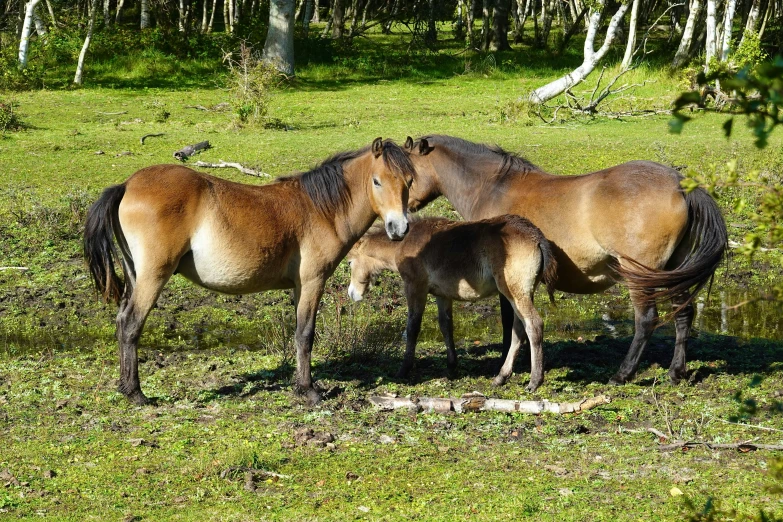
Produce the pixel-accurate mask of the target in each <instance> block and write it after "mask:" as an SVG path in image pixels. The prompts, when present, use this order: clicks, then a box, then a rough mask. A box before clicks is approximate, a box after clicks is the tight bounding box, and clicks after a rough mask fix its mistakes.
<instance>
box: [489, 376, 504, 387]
mask: <svg viewBox="0 0 783 522" xmlns="http://www.w3.org/2000/svg"><path fill="white" fill-rule="evenodd" d="M506 381H508V377H503V376H502V375H498V376H497V377H495V378H494V379H492V386H503V385H504V384H506Z"/></svg>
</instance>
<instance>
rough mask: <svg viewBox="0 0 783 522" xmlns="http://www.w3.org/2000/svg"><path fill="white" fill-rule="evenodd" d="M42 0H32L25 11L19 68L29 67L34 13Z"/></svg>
mask: <svg viewBox="0 0 783 522" xmlns="http://www.w3.org/2000/svg"><path fill="white" fill-rule="evenodd" d="M40 1H41V0H30V1H29V2H27V6H26V7H25V10H24V24H23V25H22V35H21V37H20V38H19V68H20V69H24V68H26V67H27V55H28V52H27V50H28V48H29V46H30V33H31V32H32V30H33V13H34V12H35V7H36V6H37V5H38V2H40Z"/></svg>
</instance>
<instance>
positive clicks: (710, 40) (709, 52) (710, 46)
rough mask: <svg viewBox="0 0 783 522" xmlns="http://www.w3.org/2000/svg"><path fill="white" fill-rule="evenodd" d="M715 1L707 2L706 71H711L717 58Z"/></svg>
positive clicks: (709, 0)
mask: <svg viewBox="0 0 783 522" xmlns="http://www.w3.org/2000/svg"><path fill="white" fill-rule="evenodd" d="M715 11H716V6H715V0H707V42H706V44H705V45H706V53H705V57H704V59H705V62H704V70H705V71H709V69H710V62H711V61H712V59H713V58H714V57H715V44H716V42H715V36H716V35H715V29H716V22H715Z"/></svg>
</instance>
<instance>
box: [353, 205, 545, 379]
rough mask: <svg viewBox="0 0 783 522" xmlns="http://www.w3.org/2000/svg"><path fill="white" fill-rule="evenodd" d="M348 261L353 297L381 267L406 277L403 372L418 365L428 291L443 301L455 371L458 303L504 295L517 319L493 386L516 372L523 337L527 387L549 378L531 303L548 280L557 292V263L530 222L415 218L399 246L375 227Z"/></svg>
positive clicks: (441, 315)
mask: <svg viewBox="0 0 783 522" xmlns="http://www.w3.org/2000/svg"><path fill="white" fill-rule="evenodd" d="M347 259H348V260H349V261H350V263H351V285H350V286H349V287H348V295H349V296H351V299H353V300H354V301H360V300H361V299H362V297H363V295H364V292H365V290H366V289H367V284H368V282H369V281H370V280H372V279H373V278H375V277H376V276H377V275H378V273H379V272H381V271H382V270H392V271H395V272H399V274H400V276H402V280H403V283H404V285H405V297H406V299H407V301H408V324H407V327H406V334H407V340H406V350H405V358H404V360H403V363H402V367H401V368H400V371H399V372H398V374H397V376H398V377H405V376H407V375H408V372H409V371H410V369H411V368H412V367H413V361H414V358H415V350H416V341H417V339H418V337H419V331H420V330H421V318H422V315H423V314H424V307H425V306H426V304H427V294H428V293H430V294H433V295H434V296H435V297H436V299H437V303H438V324H439V325H440V331H441V333H442V334H443V340H444V342H445V343H446V349H447V359H446V360H447V365H448V368H449V373H452V372H454V370H455V369H456V366H457V352H456V351H455V350H454V327H453V322H452V301H453V300H455V299H456V300H458V301H475V300H477V299H481V298H484V297H488V296H490V295H497V294H498V293H500V294H501V295H503V296H504V297H505V298H506V299H508V300H509V302H510V303H511V306H512V308H513V310H514V313H515V317H514V327H513V336H512V342H511V347H510V349H509V352H508V355H507V357H506V361H505V363H504V364H503V366H502V368H501V369H500V373H499V374H498V376H497V377H495V380H494V384H495V385H498V386H499V385H502V384H504V383H505V382H506V381H507V380H508V378H509V377H510V376H511V372H512V370H513V367H514V359H515V358H516V355H517V352H518V350H519V347H520V345H521V340H522V339H524V338H525V335H527V339H528V340H529V342H530V383H529V384H528V386H527V388H526V389H527V390H528V391H534V390H535V389H536V388H538V387H539V386H540V385H541V383H542V382H543V381H544V363H543V352H542V349H541V340H542V337H543V329H544V322H543V321H542V320H541V316H540V315H538V312H537V311H536V309H535V307H534V306H533V294H534V293H535V290H536V287H537V286H538V283H539V282H540V281H541V280H542V279H543V280H544V282H545V283H546V285H547V289H549V292H550V293H549V295H550V298H551V297H552V291H553V284H554V277H555V274H556V272H557V263H556V262H555V260H554V258H553V257H552V251H551V250H550V248H549V242H548V241H547V240H546V239H545V238H544V236H543V234H542V233H541V231H540V230H539V229H538V228H536V227H535V226H533V224H532V223H530V221H528V220H527V219H524V218H521V217H519V216H511V215H505V216H499V217H495V218H491V219H485V220H482V221H471V222H460V221H449V220H446V219H438V218H435V219H422V220H416V221H411V228H410V232H409V233H408V235H407V236H406V237H405V239H404V240H402V241H398V242H394V243H393V242H391V241H389V240H388V239H387V238H386V236H385V234H384V233H383V231H382V230H374V231H371V232H369V233H368V234H367V235H365V236H364V237H363V238H362V239H360V240H359V241H358V242H357V243H356V245H354V247H353V248H352V249H351V251H350V252H349V253H348V256H347Z"/></svg>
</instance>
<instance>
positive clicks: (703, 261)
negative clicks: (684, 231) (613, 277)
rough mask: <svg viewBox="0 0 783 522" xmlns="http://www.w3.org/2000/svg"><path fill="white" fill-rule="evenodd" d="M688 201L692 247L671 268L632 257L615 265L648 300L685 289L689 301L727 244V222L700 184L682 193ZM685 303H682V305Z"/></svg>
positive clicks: (714, 267) (659, 298)
mask: <svg viewBox="0 0 783 522" xmlns="http://www.w3.org/2000/svg"><path fill="white" fill-rule="evenodd" d="M685 201H686V203H687V204H688V235H687V236H686V239H687V238H690V241H691V251H690V253H689V254H688V256H687V257H686V258H685V260H684V261H683V262H682V263H681V264H680V266H678V267H677V268H674V269H672V270H653V269H651V268H649V267H646V266H644V265H642V264H641V263H637V262H635V261H634V260H632V259H628V261H630V262H631V265H633V266H632V267H625V268H622V267H619V266H618V267H616V270H617V273H618V274H619V275H621V276H622V277H623V278H625V280H626V281H627V283H628V288H630V289H631V290H641V291H645V292H646V295H647V300H648V302H657V301H663V300H667V299H671V298H673V297H677V296H678V295H682V294H684V293H685V292H689V293H690V299H689V300H688V301H690V300H691V299H693V297H694V296H695V295H696V293H697V292H698V291H699V290H701V289H702V288H703V287H704V286H705V285H706V284H707V283H708V282H710V281H711V280H712V276H713V274H714V273H715V270H716V269H717V268H718V265H719V264H720V262H721V260H722V259H723V255H724V254H725V252H726V248H727V247H728V232H727V231H726V223H725V222H724V221H723V216H722V215H721V213H720V209H719V208H718V204H717V203H715V200H713V199H712V197H710V195H709V194H707V192H705V191H704V190H703V189H701V188H697V189H696V190H694V191H692V192H690V193H688V194H686V195H685ZM685 304H687V302H686V303H681V304H680V306H684V305H685Z"/></svg>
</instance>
